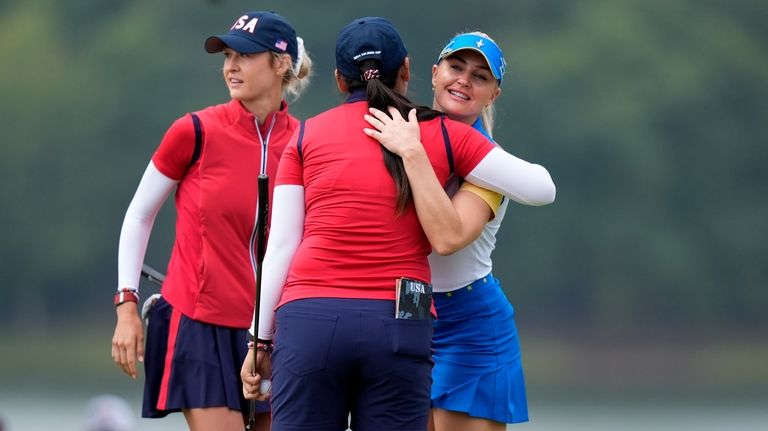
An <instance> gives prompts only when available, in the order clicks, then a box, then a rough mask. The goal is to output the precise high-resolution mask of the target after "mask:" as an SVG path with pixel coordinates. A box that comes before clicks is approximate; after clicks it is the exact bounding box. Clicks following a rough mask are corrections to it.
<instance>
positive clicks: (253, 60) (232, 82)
mask: <svg viewBox="0 0 768 431" xmlns="http://www.w3.org/2000/svg"><path fill="white" fill-rule="evenodd" d="M286 63H287V61H282V60H273V56H272V53H271V52H270V51H265V52H259V53H255V54H241V53H239V52H237V51H235V50H233V49H231V48H225V49H224V67H223V69H222V70H223V73H224V81H225V82H226V83H227V88H229V95H230V97H232V98H233V99H236V100H239V101H240V102H242V103H243V105H245V106H246V107H248V106H249V105H251V104H254V103H258V101H259V100H263V99H264V98H270V99H272V98H275V97H277V98H278V100H279V99H280V97H281V96H282V82H283V75H284V74H285V72H286V70H287V67H288V65H287V64H286Z"/></svg>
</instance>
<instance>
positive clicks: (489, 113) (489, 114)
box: [469, 31, 499, 138]
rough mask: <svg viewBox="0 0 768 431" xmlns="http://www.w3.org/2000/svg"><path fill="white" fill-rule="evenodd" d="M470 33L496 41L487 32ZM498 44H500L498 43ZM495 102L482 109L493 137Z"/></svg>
mask: <svg viewBox="0 0 768 431" xmlns="http://www.w3.org/2000/svg"><path fill="white" fill-rule="evenodd" d="M469 34H474V35H475V36H481V37H484V38H486V39H488V40H490V41H491V42H493V43H496V41H495V40H493V38H492V37H490V36H488V35H487V34H485V33H483V32H481V31H473V32H470V33H469ZM496 45H498V44H496ZM496 85H497V86H498V85H499V83H498V81H496ZM494 103H495V102H491V103H490V104H489V105H488V106H486V107H484V108H483V110H482V111H480V120H481V121H482V122H483V127H484V128H485V131H486V132H488V136H490V137H491V138H493V124H494V122H495V120H496V108H495V107H494V106H493V104H494Z"/></svg>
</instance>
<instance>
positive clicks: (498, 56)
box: [437, 33, 507, 85]
mask: <svg viewBox="0 0 768 431" xmlns="http://www.w3.org/2000/svg"><path fill="white" fill-rule="evenodd" d="M465 49H471V50H473V51H477V52H479V53H480V54H482V55H483V57H484V58H485V61H486V62H487V63H488V68H489V69H491V73H492V74H493V77H494V78H496V79H497V80H498V81H499V85H501V81H502V80H503V79H504V72H505V71H506V69H507V62H506V61H505V60H504V53H503V52H501V48H499V45H496V42H494V41H492V40H491V39H489V38H488V37H485V36H481V35H479V34H475V33H462V34H460V35H458V36H456V37H454V38H453V39H451V41H450V42H448V44H447V45H445V48H443V50H442V51H440V56H439V57H438V58H437V61H438V63H439V62H440V60H442V59H444V58H445V57H448V56H449V55H451V54H454V53H456V52H458V51H462V50H465Z"/></svg>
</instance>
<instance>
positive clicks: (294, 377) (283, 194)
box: [241, 17, 554, 431]
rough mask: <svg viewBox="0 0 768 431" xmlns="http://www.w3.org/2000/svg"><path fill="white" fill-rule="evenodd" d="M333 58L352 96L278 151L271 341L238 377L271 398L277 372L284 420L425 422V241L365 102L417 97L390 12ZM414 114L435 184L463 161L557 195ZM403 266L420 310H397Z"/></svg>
mask: <svg viewBox="0 0 768 431" xmlns="http://www.w3.org/2000/svg"><path fill="white" fill-rule="evenodd" d="M336 68H337V70H336V80H337V85H338V87H339V89H340V90H341V91H342V92H344V93H347V94H348V98H347V102H346V103H345V104H343V105H341V106H338V107H336V108H333V109H331V110H329V111H326V112H324V113H322V114H320V115H318V116H316V117H313V118H310V119H308V120H307V121H306V122H305V123H304V124H303V125H302V126H301V127H300V129H299V132H298V133H297V134H296V135H295V139H292V140H291V142H290V143H289V144H288V146H287V147H286V151H285V153H283V157H282V159H281V161H280V166H279V168H278V175H277V179H276V187H275V196H274V202H273V211H274V213H273V214H274V216H273V220H274V222H273V223H272V225H271V233H270V235H271V237H270V245H269V246H268V247H267V251H266V256H265V260H264V278H263V280H262V288H263V292H262V297H261V306H260V320H259V322H258V333H257V334H256V336H257V338H258V340H257V341H258V342H259V343H260V345H262V346H263V347H262V348H260V349H258V350H257V353H256V355H255V360H256V366H257V371H258V376H256V377H252V376H251V375H250V365H251V363H252V362H251V361H252V360H253V359H254V354H253V353H252V352H249V353H248V357H247V358H246V360H245V361H244V363H243V367H242V369H241V377H242V379H243V390H244V392H245V394H246V398H259V399H265V398H266V397H267V396H268V394H262V393H261V392H260V388H259V386H261V379H262V378H268V377H270V376H271V377H272V386H271V403H272V429H273V430H276V431H283V430H328V431H330V430H343V429H345V428H346V426H347V418H348V417H351V420H352V424H351V426H352V428H353V429H355V430H385V429H386V430H394V429H397V430H402V431H408V430H424V429H425V428H426V425H427V414H428V411H429V406H430V384H431V376H430V371H431V368H432V362H431V359H430V353H431V352H430V350H431V335H432V326H431V318H430V317H429V309H430V308H431V307H430V305H431V297H430V296H429V293H430V290H431V287H430V286H429V283H428V282H429V280H430V269H429V263H428V261H427V254H428V253H429V251H430V250H431V247H430V244H429V241H428V240H427V238H426V236H425V234H424V231H423V230H422V228H421V226H420V224H419V220H418V217H417V215H416V211H415V209H414V207H413V205H412V202H411V198H410V195H409V194H410V190H409V187H408V180H407V178H406V176H405V171H404V168H403V161H402V159H400V158H398V157H396V156H394V155H393V154H392V153H389V152H387V151H383V150H382V147H381V145H380V144H379V143H378V142H377V141H376V140H374V139H371V138H369V137H367V136H366V135H365V134H364V132H363V129H364V128H366V127H368V123H367V122H366V121H365V119H364V115H365V114H366V113H367V112H368V109H369V107H376V108H379V109H385V108H386V107H387V106H396V107H397V109H398V110H400V112H402V113H407V112H408V110H409V109H410V108H413V107H414V106H413V104H411V103H410V102H409V101H408V100H407V99H406V98H405V97H404V96H403V95H404V94H405V92H406V89H407V83H408V80H409V78H410V66H409V61H408V58H407V52H406V49H405V46H404V45H403V43H402V40H401V38H400V36H399V34H398V33H397V31H396V30H395V28H394V27H393V26H392V24H391V23H390V22H389V21H387V20H385V19H383V18H376V17H368V18H361V19H357V20H355V21H353V22H352V23H350V24H349V25H347V26H346V27H344V28H343V29H342V31H341V33H340V34H339V37H338V39H337V43H336ZM419 116H420V119H421V120H422V121H421V123H420V126H421V142H422V144H423V145H424V147H425V149H426V153H427V155H428V157H429V160H430V163H431V164H432V168H433V170H434V172H435V174H436V175H437V177H438V179H439V180H440V182H441V183H443V184H444V183H445V182H447V181H448V178H449V177H450V176H451V175H452V174H453V173H456V174H457V175H459V176H461V177H468V178H473V179H474V180H475V181H477V182H482V183H484V185H487V186H488V187H490V188H492V189H494V190H496V191H498V192H502V193H504V194H506V195H510V196H514V197H515V198H516V199H519V200H520V201H523V202H526V203H529V204H534V205H543V204H546V203H549V202H551V201H552V199H554V185H553V184H552V180H551V178H550V177H549V173H548V172H547V171H546V169H544V168H543V167H541V166H538V165H534V164H531V163H528V162H525V161H523V160H520V159H518V158H516V157H514V156H512V155H510V154H508V153H505V152H504V151H503V150H501V149H498V148H496V146H495V145H494V144H492V143H491V142H489V141H488V140H487V139H486V138H485V137H484V136H483V135H482V134H481V133H479V132H477V131H475V130H474V129H472V128H471V127H470V126H467V125H464V124H462V123H458V122H454V121H451V120H447V119H443V118H442V117H440V116H439V113H438V112H436V111H433V110H430V109H421V110H420V114H419ZM400 279H408V280H412V281H411V282H407V283H406V285H407V286H410V287H412V288H413V291H417V290H418V291H422V292H425V293H426V294H427V295H426V296H424V295H421V296H418V295H414V298H416V299H418V300H419V302H420V304H419V305H421V306H422V307H417V308H420V309H423V308H426V310H427V312H426V317H422V318H415V319H414V318H408V316H407V314H404V313H402V312H401V313H398V312H397V307H396V301H395V298H396V293H395V292H396V290H395V289H396V285H397V284H398V280H400ZM401 284H402V283H401ZM404 305H405V304H404ZM423 306H425V307H423ZM275 308H276V311H275ZM273 337H274V343H273V341H272V340H273ZM272 343H273V344H274V351H273V352H272V353H271V355H270V352H269V351H270V350H271V349H270V348H269V347H268V345H269V344H272ZM265 389H266V388H265Z"/></svg>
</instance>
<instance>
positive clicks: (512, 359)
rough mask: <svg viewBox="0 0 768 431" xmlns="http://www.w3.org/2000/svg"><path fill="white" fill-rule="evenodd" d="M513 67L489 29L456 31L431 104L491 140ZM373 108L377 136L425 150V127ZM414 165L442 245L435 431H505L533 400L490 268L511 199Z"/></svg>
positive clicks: (427, 225) (427, 217) (433, 260)
mask: <svg viewBox="0 0 768 431" xmlns="http://www.w3.org/2000/svg"><path fill="white" fill-rule="evenodd" d="M505 68H506V64H505V60H504V56H503V54H502V52H501V49H499V47H498V45H497V44H496V43H495V42H494V41H493V40H492V39H491V38H490V37H488V36H487V35H486V34H484V33H479V32H474V33H463V34H459V35H457V36H456V37H454V38H453V39H451V41H450V42H449V43H448V44H447V45H446V46H445V48H444V49H443V50H442V51H441V53H440V55H439V57H438V62H437V64H436V65H434V66H433V67H432V86H433V88H434V101H433V108H434V109H437V110H440V111H442V112H444V113H446V114H447V115H448V117H450V118H451V119H454V120H458V121H461V122H464V123H466V124H470V125H472V126H473V127H474V128H475V129H477V130H479V131H480V132H482V133H483V134H484V135H485V136H486V137H487V138H488V139H489V140H491V141H493V138H492V134H491V133H492V130H493V103H494V101H495V99H496V98H497V97H498V96H499V95H500V94H501V89H500V85H501V82H502V79H503V75H504V71H505ZM373 114H374V116H375V119H371V120H369V122H371V125H373V126H374V127H376V129H378V131H379V132H380V133H379V134H370V135H371V136H373V137H374V138H377V139H379V141H380V142H381V143H382V145H384V146H385V147H387V149H389V150H390V151H393V152H395V153H396V154H398V155H400V156H401V157H403V158H404V159H405V158H406V157H408V155H409V154H413V152H419V151H423V150H420V149H419V147H418V146H417V145H410V144H413V143H414V142H416V143H417V142H418V139H413V137H416V138H417V137H418V135H411V136H409V135H408V130H409V129H410V130H411V132H412V133H415V132H418V129H413V128H412V124H410V123H409V122H405V121H403V120H402V119H401V118H400V117H399V116H398V115H397V114H396V113H392V112H391V114H393V116H394V118H395V119H394V120H390V119H389V117H387V116H385V114H383V113H381V112H374V113H373ZM409 143H410V144H409ZM411 158H413V157H411ZM406 173H407V175H408V180H409V182H410V184H411V187H412V189H413V190H414V194H413V195H414V202H415V204H416V209H417V213H418V216H419V220H420V222H421V225H422V227H423V228H424V230H425V232H426V233H427V236H428V238H429V240H430V242H431V244H432V246H433V249H434V252H433V253H432V254H431V255H430V256H429V262H430V267H431V269H432V284H433V290H434V303H435V307H436V310H437V320H436V321H435V323H434V336H433V347H434V353H433V358H434V361H435V366H434V369H433V371H432V378H433V384H432V407H433V412H432V413H433V415H432V420H433V422H432V425H433V427H434V429H435V430H437V431H453V430H464V431H466V430H470V431H480V430H497V431H502V430H504V429H506V424H508V423H518V422H525V421H527V420H528V406H527V401H526V394H525V382H524V379H523V367H522V361H521V354H520V341H519V338H518V334H517V329H516V327H515V322H514V310H513V308H512V305H511V304H510V303H509V301H508V300H507V298H506V296H505V295H504V292H503V291H502V289H501V286H500V284H499V281H498V280H497V279H496V278H495V277H494V276H493V274H492V261H491V253H492V252H493V249H494V246H495V242H496V232H497V231H498V229H499V226H500V225H501V221H502V219H503V218H504V214H505V212H506V209H507V205H508V203H509V200H508V199H507V198H503V197H502V196H501V195H499V194H497V193H495V192H492V191H489V190H486V189H483V188H481V187H478V186H477V185H474V184H471V183H468V182H462V181H461V180H460V179H457V181H456V182H455V184H454V187H453V189H451V188H447V189H446V192H447V194H446V193H441V190H442V188H441V187H440V184H439V183H438V182H437V181H436V178H435V177H434V172H432V171H431V169H429V167H428V166H426V165H423V166H422V165H416V164H406ZM425 173H426V174H427V175H425ZM510 174H513V173H510ZM449 195H450V196H452V197H451V198H449ZM513 199H514V197H513ZM515 200H516V201H519V202H521V203H527V202H525V200H522V199H515ZM457 250H458V251H457Z"/></svg>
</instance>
